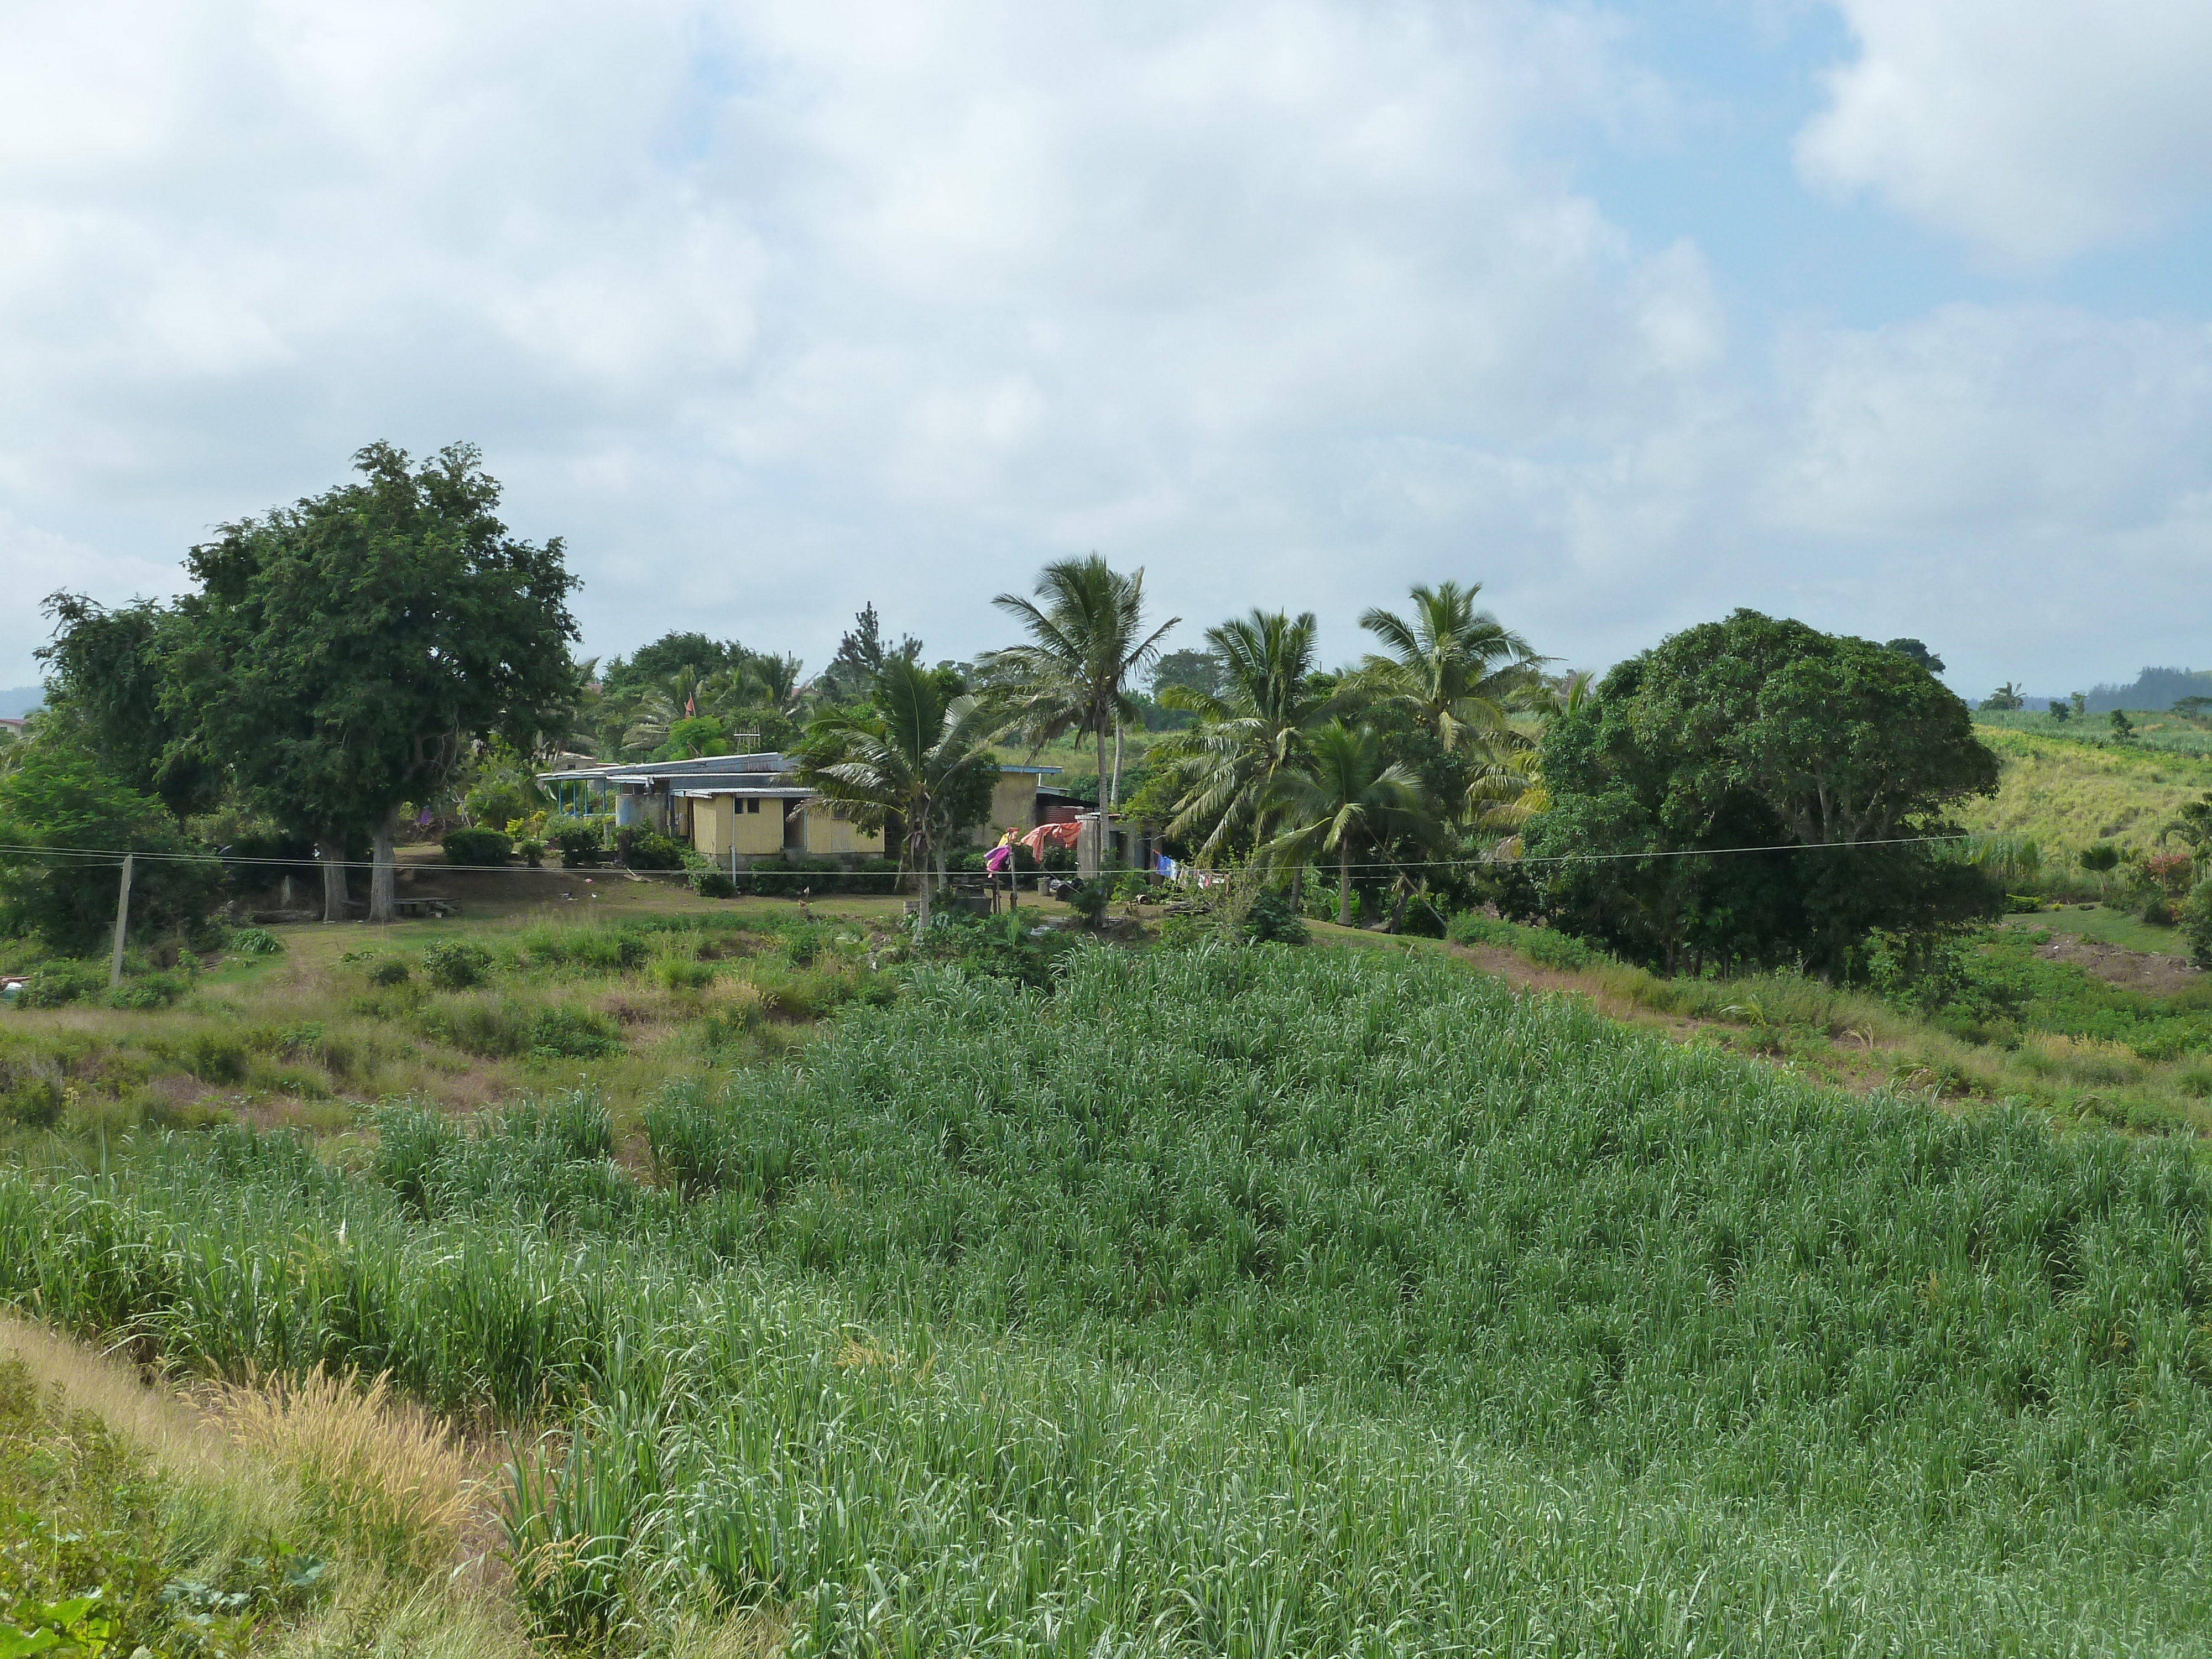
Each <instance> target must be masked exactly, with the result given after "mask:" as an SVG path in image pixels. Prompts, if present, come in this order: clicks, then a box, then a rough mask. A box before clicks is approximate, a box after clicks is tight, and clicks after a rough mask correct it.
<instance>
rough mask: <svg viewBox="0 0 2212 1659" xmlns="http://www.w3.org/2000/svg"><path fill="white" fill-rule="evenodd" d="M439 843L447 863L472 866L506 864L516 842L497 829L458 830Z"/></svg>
mask: <svg viewBox="0 0 2212 1659" xmlns="http://www.w3.org/2000/svg"><path fill="white" fill-rule="evenodd" d="M438 844H439V846H441V847H442V848H444V849H445V852H446V862H447V863H448V864H454V865H465V866H469V867H471V868H478V867H482V866H487V865H501V864H505V863H506V862H507V860H508V859H509V858H510V857H511V856H512V855H513V851H514V843H513V842H510V841H509V840H507V836H505V835H504V834H502V833H501V831H499V830H497V829H456V830H454V831H453V832H452V833H451V834H450V835H448V836H447V837H446V838H445V840H443V841H441V842H439V843H438Z"/></svg>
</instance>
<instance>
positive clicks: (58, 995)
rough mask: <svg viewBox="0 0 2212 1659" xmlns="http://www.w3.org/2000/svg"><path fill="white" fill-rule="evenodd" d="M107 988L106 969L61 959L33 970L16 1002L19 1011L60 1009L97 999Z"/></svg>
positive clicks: (42, 964)
mask: <svg viewBox="0 0 2212 1659" xmlns="http://www.w3.org/2000/svg"><path fill="white" fill-rule="evenodd" d="M106 988H107V970H106V969H105V968H102V967H100V965H99V964H98V963H91V962H79V961H76V960H74V959H72V958H70V957H58V958H56V959H55V960H53V961H51V962H42V963H40V964H39V965H38V966H37V967H36V968H34V969H32V970H31V974H30V976H29V977H28V978H27V979H26V980H25V981H23V989H22V991H21V994H19V995H18V996H17V998H16V999H15V1001H16V1006H18V1007H23V1008H59V1007H62V1006H64V1005H65V1004H68V1003H71V1002H79V1001H82V1000H86V999H88V998H91V997H96V996H98V995H100V993H102V992H103V991H105V990H106Z"/></svg>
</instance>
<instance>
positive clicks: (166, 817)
mask: <svg viewBox="0 0 2212 1659" xmlns="http://www.w3.org/2000/svg"><path fill="white" fill-rule="evenodd" d="M69 738H70V734H68V733H67V732H66V731H65V730H64V731H55V732H46V731H42V732H40V735H39V737H38V738H36V739H35V740H33V741H32V742H29V743H26V744H23V745H22V751H21V755H20V756H11V757H9V758H10V761H11V764H10V765H9V767H8V768H7V769H5V770H4V771H0V934H9V935H15V934H26V933H29V934H36V935H37V936H38V937H39V938H40V939H44V940H45V941H46V944H47V945H51V946H52V948H53V949H55V950H57V951H69V952H71V953H74V954H82V953H84V952H88V951H93V950H94V949H96V948H98V946H99V945H100V943H101V942H102V941H103V940H104V939H106V937H107V936H108V930H109V929H110V928H111V927H112V926H113V924H114V920H115V897H116V889H117V886H118V883H119V882H120V880H121V872H120V869H119V867H118V866H120V865H121V863H122V854H125V853H126V852H127V853H137V854H139V855H140V858H139V860H138V864H137V870H136V872H134V874H133V876H132V878H131V933H133V934H136V935H138V936H140V937H145V936H149V935H152V934H157V933H173V932H178V931H182V932H185V933H188V934H189V933H191V931H192V930H193V929H195V928H196V927H198V926H199V925H200V924H201V923H202V922H203V921H205V920H206V918H207V917H208V915H210V913H211V912H212V910H213V909H214V908H215V903H216V897H217V896H218V894H219V892H220V890H221V888H222V866H221V865H220V864H219V863H217V862H216V860H215V859H214V858H212V857H210V855H209V854H208V852H207V849H206V848H204V847H201V846H199V845H198V844H197V842H191V841H189V840H187V839H186V838H185V836H183V835H181V834H180V833H179V831H178V829H177V828H176V825H175V824H174V823H173V822H172V818H171V815H170V813H169V812H168V811H167V809H166V808H165V807H164V805H163V804H162V802H161V801H160V800H158V799H155V797H154V796H152V795H149V794H144V793H141V792H139V791H138V790H136V789H133V788H131V787H129V786H128V785H127V784H125V783H123V782H121V781H118V779H117V778H116V777H115V776H114V775H113V773H112V771H111V770H110V769H108V767H107V766H106V764H105V763H103V762H102V761H101V760H100V759H99V758H98V757H95V756H94V754H92V753H90V752H89V751H88V750H84V749H82V748H80V747H78V746H76V744H73V743H72V742H70V740H69Z"/></svg>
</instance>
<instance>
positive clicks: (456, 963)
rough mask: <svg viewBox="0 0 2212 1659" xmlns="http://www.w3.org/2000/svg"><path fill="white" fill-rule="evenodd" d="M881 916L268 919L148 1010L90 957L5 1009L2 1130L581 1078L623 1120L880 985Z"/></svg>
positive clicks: (883, 987)
mask: <svg viewBox="0 0 2212 1659" xmlns="http://www.w3.org/2000/svg"><path fill="white" fill-rule="evenodd" d="M879 908H880V907H876V908H869V907H866V906H855V907H853V908H852V909H851V910H850V912H849V913H848V912H844V911H821V912H817V911H813V910H811V909H809V910H808V911H807V912H805V914H802V913H801V912H800V910H799V907H797V906H793V905H790V904H786V903H778V902H771V901H760V902H753V903H751V904H749V905H730V906H727V907H725V908H721V909H720V910H714V909H706V908H673V907H671V908H668V909H665V910H648V909H643V908H626V909H624V910H623V912H622V913H621V914H620V915H611V916H599V917H592V918H587V919H581V920H579V919H576V918H574V916H573V915H562V914H561V913H551V914H548V913H545V912H543V911H540V912H538V913H535V914H528V913H526V914H522V915H512V916H508V917H505V918H502V919H498V920H494V921H482V922H479V921H467V922H462V921H447V922H416V923H409V924H402V925H400V926H398V927H392V928H391V929H389V930H370V929H368V928H362V927H327V928H325V927H315V926H304V927H281V928H274V929H269V930H266V932H267V933H268V935H269V936H270V937H271V938H273V939H276V941H277V942H278V943H279V945H280V946H281V948H280V949H278V950H276V951H273V952H270V953H269V954H261V955H257V954H244V953H235V952H234V953H232V954H229V955H227V956H224V957H220V958H216V959H215V960H214V961H212V962H211V963H210V965H209V966H208V967H207V968H206V969H204V970H203V971H200V972H198V973H197V974H194V975H189V976H188V978H187V982H186V983H185V985H184V987H183V989H182V991H181V993H180V995H179V1000H178V1001H176V1002H175V1003H174V1004H173V1006H159V1005H158V1004H157V1005H156V1006H151V1007H147V1008H131V1007H114V1006H108V1000H107V997H106V991H105V988H104V987H105V985H106V975H105V971H104V965H101V964H84V965H83V968H84V970H85V975H86V977H87V983H88V990H87V992H86V994H85V996H84V997H83V998H82V1000H76V1001H72V1002H69V1003H66V1004H64V1006H58V1007H23V1006H18V1007H13V1008H9V1009H8V1010H6V1011H5V1012H0V1136H4V1135H5V1134H7V1133H10V1132H11V1131H12V1132H13V1133H17V1134H21V1133H35V1132H39V1131H42V1130H45V1129H47V1128H50V1127H57V1126H67V1127H72V1128H75V1129H76V1130H79V1131H82V1132H85V1133H110V1134H112V1133H118V1132H120V1131H122V1130H125V1129H127V1128H129V1127H132V1126H134V1125H137V1124H138V1123H142V1122H152V1123H155V1124H167V1125H185V1126H190V1125H193V1124H205V1123H209V1122H212V1121H218V1120H220V1119H222V1118H228V1117H238V1118H243V1119H246V1120H248V1121H256V1122H258V1123H262V1124H264V1125H266V1124H271V1123H276V1122H283V1123H292V1124H298V1125H301V1126H304V1127H309V1128H312V1129H313V1130H316V1131H318V1132H320V1133H341V1132H343V1131H345V1130H346V1129H348V1128H349V1127H350V1126H351V1125H352V1124H353V1122H354V1121H355V1117H356V1108H357V1107H358V1106H360V1105H362V1104H364V1103H373V1102H375V1101H377V1100H380V1099H385V1098H389V1097H410V1098H413V1099H416V1100H420V1101H423V1102H426V1103H436V1104H439V1105H441V1106H445V1107H448V1108H455V1109H467V1108H473V1107H477V1106H480V1105H483V1104H484V1103H488V1102H490V1101H494V1100H498V1099H502V1098H506V1097H509V1096H510V1095H512V1094H513V1093H515V1092H516V1091H528V1090H533V1089H538V1090H542V1089H544V1088H547V1087H549V1086H553V1085H556V1084H560V1085H574V1084H575V1083H576V1082H577V1081H578V1079H585V1080H587V1081H588V1082H589V1083H590V1084H591V1085H592V1086H593V1087H595V1088H597V1089H598V1090H599V1091H601V1093H602V1094H603V1095H604V1096H605V1097H607V1098H608V1099H610V1100H611V1101H612V1102H614V1103H617V1106H618V1107H620V1108H622V1109H623V1110H624V1111H625V1113H627V1112H628V1111H629V1109H631V1108H633V1107H634V1106H635V1103H638V1102H640V1101H642V1100H643V1099H645V1098H647V1097H649V1096H651V1095H652V1094H653V1092H654V1091H656V1090H658V1089H659V1087H660V1086H661V1085H662V1084H663V1083H664V1082H665V1081H666V1080H667V1079H668V1078H669V1077H671V1075H678V1074H685V1073H702V1072H708V1071H711V1070H714V1069H715V1068H717V1067H724V1066H732V1065H742V1064H744V1063H747V1062H749V1061H750V1060H754V1059H756V1058H757V1057H759V1056H761V1055H763V1054H773V1053H780V1052H781V1051H782V1050H783V1049H785V1048H788V1047H789V1046H790V1045H791V1044H792V1043H793V1042H796V1041H798V1040H799V1037H800V1036H803V1034H804V1033H805V1031H806V1030H808V1029H810V1028H811V1025H812V1024H814V1023H815V1022H816V1021H817V1020H818V1019H819V1018H821V1017H822V1016H823V1015H824V1014H825V1013H827V1012H829V1011H830V1010H832V1009H834V1008H836V1007H838V1006H842V1004H844V1003H845V1002H847V1001H849V1000H854V999H855V998H870V997H878V998H879V997H883V996H886V995H889V994H890V990H891V985H890V980H889V978H888V976H887V975H886V974H885V972H884V967H885V965H886V963H887V962H888V961H891V960H896V959H897V958H898V957H899V956H900V955H901V954H902V946H901V945H898V944H897V943H896V941H895V940H893V939H891V938H890V935H889V933H886V932H885V931H884V920H883V918H882V917H881V916H880V915H878V914H877V909H879ZM810 918H818V919H810ZM61 966H62V967H68V966H69V964H62V965H61ZM49 971H50V972H51V971H57V970H55V969H49ZM167 977H168V978H171V979H174V978H176V977H178V975H176V974H175V973H174V972H172V973H171V974H170V975H167ZM138 982H139V981H132V983H133V984H136V983H138ZM39 983H40V981H38V980H37V979H36V978H34V980H33V987H32V988H33V990H34V991H35V989H36V988H37V987H38V985H39ZM27 1000H36V999H35V997H33V998H30V999H27Z"/></svg>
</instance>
